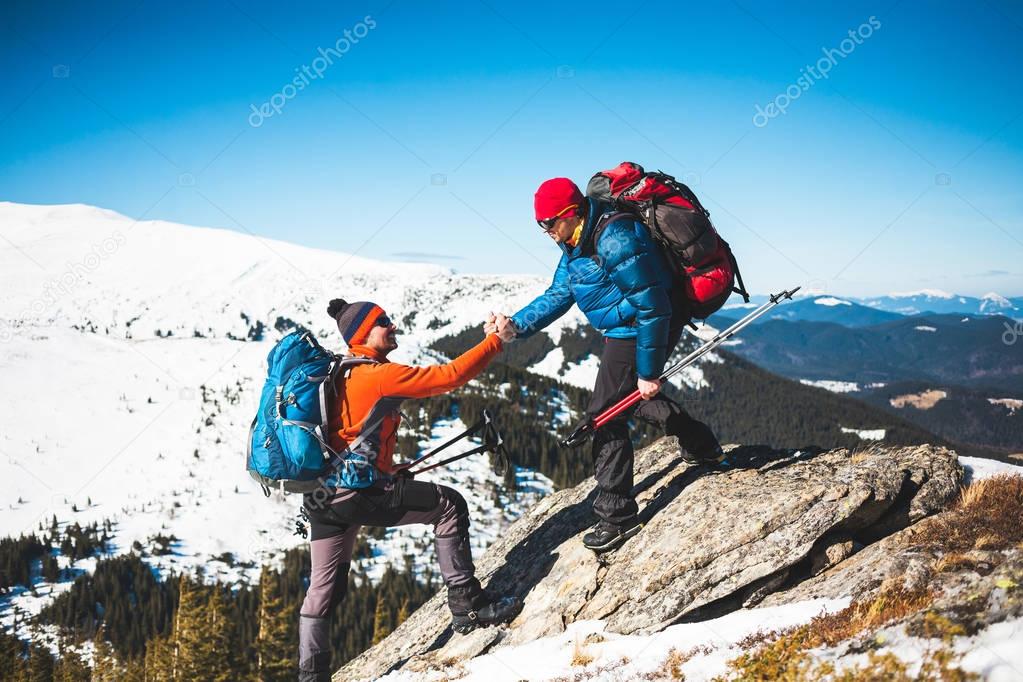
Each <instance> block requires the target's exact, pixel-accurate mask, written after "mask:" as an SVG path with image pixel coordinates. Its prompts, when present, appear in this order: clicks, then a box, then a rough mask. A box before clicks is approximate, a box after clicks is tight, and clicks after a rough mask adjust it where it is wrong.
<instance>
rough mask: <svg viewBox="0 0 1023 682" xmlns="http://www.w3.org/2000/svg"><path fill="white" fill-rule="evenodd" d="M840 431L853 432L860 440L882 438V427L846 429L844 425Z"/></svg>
mask: <svg viewBox="0 0 1023 682" xmlns="http://www.w3.org/2000/svg"><path fill="white" fill-rule="evenodd" d="M841 428H842V433H855V434H856V435H857V436H859V437H860V440H884V432H885V430H884V429H847V428H845V427H844V426H843V427H841Z"/></svg>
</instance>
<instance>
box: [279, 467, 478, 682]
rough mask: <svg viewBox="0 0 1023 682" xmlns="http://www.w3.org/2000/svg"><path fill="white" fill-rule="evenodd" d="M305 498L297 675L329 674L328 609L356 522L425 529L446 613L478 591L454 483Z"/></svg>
mask: <svg viewBox="0 0 1023 682" xmlns="http://www.w3.org/2000/svg"><path fill="white" fill-rule="evenodd" d="M319 495H320V493H313V494H309V495H306V496H305V501H304V506H305V510H306V513H307V514H308V515H309V532H310V535H309V540H310V542H309V545H310V548H309V553H310V556H311V560H312V571H311V573H310V575H309V589H308V590H306V594H305V600H304V601H303V602H302V610H301V612H300V616H299V628H298V646H299V680H300V682H321V681H329V679H330V670H329V664H330V614H331V612H332V611H333V610H334V608H335V607H336V606H337V605H338V604H340V603H341V601H342V600H343V599H344V597H345V593H346V592H347V590H348V569H349V568H350V566H351V561H352V551H353V549H354V547H355V539H356V536H357V535H358V533H359V528H360V527H361V526H383V527H390V526H406V525H409V524H413V523H423V524H428V525H431V526H433V529H434V547H435V549H436V551H437V562H438V563H439V564H440V572H441V575H442V576H443V578H444V583H445V584H446V585H447V587H448V602H449V605H450V606H451V607H452V611H459V610H460V609H461V608H463V606H462V603H461V602H463V601H472V600H473V599H477V598H478V597H479V595H480V594H481V593H482V589H481V588H480V584H479V581H478V580H477V579H476V576H475V573H476V568H475V566H474V565H473V563H472V550H471V549H470V547H469V507H468V505H466V503H465V498H463V497H462V495H461V494H459V492H458V491H457V490H455V489H454V488H449V487H447V486H442V485H437V484H435V483H428V482H426V481H415V480H412V479H409V478H395V479H391V480H386V481H380V482H378V483H377V484H375V485H373V486H372V487H369V488H364V489H361V490H338V491H337V492H336V493H334V494H332V495H331V496H330V497H328V498H327V499H325V500H322V501H321V500H320V499H318V496H319Z"/></svg>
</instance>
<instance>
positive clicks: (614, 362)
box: [586, 320, 718, 525]
mask: <svg viewBox="0 0 1023 682" xmlns="http://www.w3.org/2000/svg"><path fill="white" fill-rule="evenodd" d="M673 321H674V320H673ZM683 328H684V325H682V324H679V325H678V326H677V328H675V329H672V331H671V332H670V333H669V335H668V349H669V353H670V352H671V350H672V349H674V348H675V346H676V345H677V344H678V341H679V339H680V338H682V330H683ZM638 378H639V377H638V374H637V373H636V340H635V339H612V338H605V339H604V350H603V352H601V355H600V368H599V369H598V370H597V380H596V382H595V383H594V386H593V396H592V397H591V398H590V403H589V406H588V407H587V408H586V412H587V415H588V416H589V417H591V418H592V417H595V416H596V415H598V414H599V413H601V412H603V411H604V410H605V409H607V408H608V407H611V406H612V405H614V404H615V403H617V402H618V401H619V400H621V399H622V398H624V397H625V396H627V395H629V394H630V393H632V392H633V391H634V390H636V381H637V379H638ZM630 412H631V413H632V415H634V416H636V417H638V418H639V419H642V420H643V421H645V422H647V423H649V424H653V425H654V426H657V427H660V428H662V429H664V432H665V434H666V435H669V436H675V437H677V438H678V441H679V445H681V446H682V447H683V448H685V449H686V451H687V452H690V453H692V454H693V455H696V456H698V457H699V456H704V455H706V454H708V453H710V452H712V451H713V450H714V449H715V448H717V447H718V441H717V438H716V437H715V436H714V432H713V431H711V430H710V427H708V426H707V425H706V424H704V423H703V422H701V421H697V420H696V419H693V418H692V417H691V416H689V413H687V412H686V411H685V410H684V409H682V406H681V405H679V404H678V403H677V402H675V401H674V400H672V399H671V398H668V397H667V396H665V395H664V394H663V393H658V394H657V395H656V396H654V397H653V398H651V399H650V400H640V401H639V403H638V404H637V405H636V407H635V408H633V409H632V410H631V411H630V410H627V411H626V412H624V413H623V414H622V415H621V416H620V417H618V418H617V419H615V420H613V421H611V422H609V423H607V424H605V425H604V426H602V427H601V428H599V429H597V430H596V432H594V434H593V469H594V476H595V478H596V479H597V497H596V499H595V500H594V502H593V511H594V513H596V515H597V516H598V517H600V518H601V519H603V520H605V521H608V522H610V523H613V524H615V525H622V524H625V523H631V522H632V521H634V520H635V518H636V515H637V514H638V513H639V508H638V507H637V506H636V499H635V497H634V496H633V494H632V484H633V480H632V477H633V454H634V453H633V449H632V438H631V437H630V435H629V423H628V419H629V417H630Z"/></svg>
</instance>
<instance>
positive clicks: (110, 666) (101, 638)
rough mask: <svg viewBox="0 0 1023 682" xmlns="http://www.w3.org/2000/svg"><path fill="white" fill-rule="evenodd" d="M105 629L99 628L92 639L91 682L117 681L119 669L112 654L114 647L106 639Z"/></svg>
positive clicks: (119, 677)
mask: <svg viewBox="0 0 1023 682" xmlns="http://www.w3.org/2000/svg"><path fill="white" fill-rule="evenodd" d="M105 634H106V633H105V630H104V629H100V631H99V632H97V633H96V637H95V638H94V639H93V654H92V682H119V680H120V679H121V671H120V669H119V666H118V665H117V658H116V656H114V648H113V647H112V646H111V645H110V642H108V641H107V640H106V637H105Z"/></svg>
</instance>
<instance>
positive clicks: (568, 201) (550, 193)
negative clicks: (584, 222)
mask: <svg viewBox="0 0 1023 682" xmlns="http://www.w3.org/2000/svg"><path fill="white" fill-rule="evenodd" d="M582 203H583V193H582V192H580V191H579V188H578V187H577V186H576V184H575V183H574V182H572V181H571V180H569V179H568V178H551V179H550V180H547V181H545V182H544V183H543V184H542V185H540V188H539V189H537V190H536V195H535V196H534V197H533V209H534V210H535V211H536V219H537V220H547V219H548V218H553V217H554V216H556V215H560V214H561V212H562V211H564V210H565V209H566V208H567V207H569V206H571V205H572V204H575V205H576V206H582ZM570 215H573V214H572V213H571V212H567V213H565V216H566V217H567V216H570Z"/></svg>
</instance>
